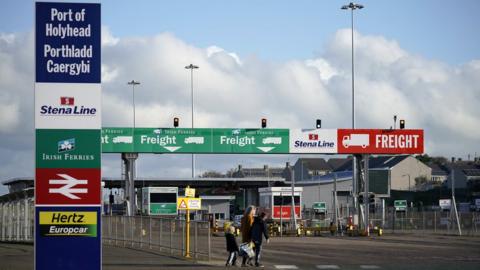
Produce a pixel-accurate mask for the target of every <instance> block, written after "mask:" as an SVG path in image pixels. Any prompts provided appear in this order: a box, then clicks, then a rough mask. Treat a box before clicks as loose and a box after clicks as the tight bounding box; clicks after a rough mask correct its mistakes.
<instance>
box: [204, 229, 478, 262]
mask: <svg viewBox="0 0 480 270" xmlns="http://www.w3.org/2000/svg"><path fill="white" fill-rule="evenodd" d="M213 240H214V241H213V244H212V247H213V250H216V251H218V250H220V249H221V248H222V247H223V248H224V246H225V243H224V240H223V239H220V238H213ZM262 248H263V253H262V263H263V264H264V265H265V267H266V268H271V269H480V238H479V237H475V238H472V237H456V236H439V235H436V236H431V235H430V236H423V235H394V236H382V237H369V238H364V237H330V236H328V237H303V238H298V237H284V238H273V239H272V240H271V241H270V243H269V244H264V246H263V247H262ZM223 257H225V258H226V253H225V252H224V253H223ZM223 257H222V256H221V254H220V253H218V252H215V254H214V255H213V260H214V261H219V262H220V261H221V259H222V258H223Z"/></svg>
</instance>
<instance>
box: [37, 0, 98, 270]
mask: <svg viewBox="0 0 480 270" xmlns="http://www.w3.org/2000/svg"><path fill="white" fill-rule="evenodd" d="M100 28H101V24H100V4H87V3H58V2H55V3H49V2H37V3H35V90H34V95H35V109H34V110H35V141H36V143H35V168H36V169H35V241H34V244H35V259H34V265H35V266H34V267H35V269H37V270H43V269H49V270H57V269H58V270H60V269H62V270H63V269H101V268H102V256H101V254H102V250H101V248H102V246H101V181H100V179H101V144H100V138H101V137H100V135H101V72H100V68H101V67H100V66H101V65H100V54H101V52H100V49H101V43H100V41H101V38H100V35H101V33H100V32H101V31H100Z"/></svg>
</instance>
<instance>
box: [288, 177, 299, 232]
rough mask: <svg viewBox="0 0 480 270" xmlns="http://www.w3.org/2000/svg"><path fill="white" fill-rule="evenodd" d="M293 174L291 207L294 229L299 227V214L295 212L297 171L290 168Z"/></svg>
mask: <svg viewBox="0 0 480 270" xmlns="http://www.w3.org/2000/svg"><path fill="white" fill-rule="evenodd" d="M290 171H291V172H292V173H291V176H292V181H291V186H292V208H291V213H290V214H291V216H290V218H291V221H292V230H296V229H297V215H296V214H295V171H294V170H292V168H290Z"/></svg>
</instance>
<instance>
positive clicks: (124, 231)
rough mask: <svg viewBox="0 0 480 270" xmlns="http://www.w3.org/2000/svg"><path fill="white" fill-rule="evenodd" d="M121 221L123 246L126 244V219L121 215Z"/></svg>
mask: <svg viewBox="0 0 480 270" xmlns="http://www.w3.org/2000/svg"><path fill="white" fill-rule="evenodd" d="M122 221H123V247H126V246H127V221H126V220H125V216H122Z"/></svg>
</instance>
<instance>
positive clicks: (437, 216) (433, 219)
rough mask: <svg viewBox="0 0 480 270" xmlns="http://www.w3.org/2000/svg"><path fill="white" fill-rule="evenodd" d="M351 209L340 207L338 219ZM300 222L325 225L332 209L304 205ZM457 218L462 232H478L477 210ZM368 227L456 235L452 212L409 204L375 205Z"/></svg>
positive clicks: (460, 213) (398, 231)
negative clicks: (315, 209) (399, 208)
mask: <svg viewBox="0 0 480 270" xmlns="http://www.w3.org/2000/svg"><path fill="white" fill-rule="evenodd" d="M350 211H351V209H347V208H345V209H339V222H340V223H341V224H342V225H345V224H346V223H347V217H348V216H349V215H350V214H351V213H350V214H349V212H350ZM303 217H304V220H303V223H304V224H305V225H306V226H307V227H312V226H313V227H314V226H321V227H327V226H329V224H330V222H331V221H333V220H334V211H333V209H329V211H327V212H326V213H325V214H314V212H313V211H312V210H309V209H307V211H305V212H304V215H303ZM458 220H459V224H460V229H461V231H462V235H476V236H480V212H459V213H458ZM369 221H370V224H371V227H372V228H373V227H374V226H378V227H381V228H383V231H384V233H417V234H418V233H420V234H453V235H458V233H459V230H458V225H457V220H456V217H455V215H453V214H452V213H450V211H440V210H437V211H434V210H426V209H418V208H416V207H409V208H407V209H406V211H401V212H400V211H395V208H394V207H388V208H387V209H385V214H383V213H382V209H381V207H380V208H376V209H375V210H374V211H372V209H371V211H370V212H369Z"/></svg>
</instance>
